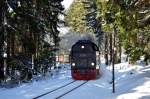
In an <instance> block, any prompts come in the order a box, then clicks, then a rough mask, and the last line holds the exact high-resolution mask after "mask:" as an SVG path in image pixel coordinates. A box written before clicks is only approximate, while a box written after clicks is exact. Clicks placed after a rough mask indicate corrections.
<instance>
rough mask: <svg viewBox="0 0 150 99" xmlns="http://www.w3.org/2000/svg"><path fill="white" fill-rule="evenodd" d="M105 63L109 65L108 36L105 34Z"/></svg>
mask: <svg viewBox="0 0 150 99" xmlns="http://www.w3.org/2000/svg"><path fill="white" fill-rule="evenodd" d="M105 64H106V65H108V36H107V34H105Z"/></svg>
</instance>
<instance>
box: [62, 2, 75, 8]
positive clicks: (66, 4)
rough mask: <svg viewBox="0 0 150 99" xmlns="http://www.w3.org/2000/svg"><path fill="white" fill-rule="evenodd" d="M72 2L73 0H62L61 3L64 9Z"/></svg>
mask: <svg viewBox="0 0 150 99" xmlns="http://www.w3.org/2000/svg"><path fill="white" fill-rule="evenodd" d="M72 2H73V0H64V1H63V2H62V4H63V5H64V6H65V9H68V8H69V7H70V5H71V3H72Z"/></svg>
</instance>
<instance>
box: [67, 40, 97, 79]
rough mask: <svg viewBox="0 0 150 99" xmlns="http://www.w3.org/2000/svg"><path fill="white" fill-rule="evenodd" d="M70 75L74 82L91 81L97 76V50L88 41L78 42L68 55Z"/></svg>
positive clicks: (94, 45)
mask: <svg viewBox="0 0 150 99" xmlns="http://www.w3.org/2000/svg"><path fill="white" fill-rule="evenodd" d="M70 63H71V75H72V78H73V79H75V80H92V79H96V78H97V77H98V76H99V74H100V73H99V49H98V47H97V45H96V44H94V43H93V42H92V41H90V40H79V41H78V42H76V43H75V44H74V45H73V46H72V48H71V53H70Z"/></svg>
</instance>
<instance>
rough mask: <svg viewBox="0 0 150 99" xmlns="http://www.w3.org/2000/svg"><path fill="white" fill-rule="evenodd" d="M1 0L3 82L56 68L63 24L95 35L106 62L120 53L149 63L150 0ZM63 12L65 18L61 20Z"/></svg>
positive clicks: (19, 80)
mask: <svg viewBox="0 0 150 99" xmlns="http://www.w3.org/2000/svg"><path fill="white" fill-rule="evenodd" d="M62 1H63V0H1V3H0V84H1V85H3V86H5V85H6V86H8V85H9V84H11V85H12V84H19V83H22V82H29V81H32V79H34V78H36V77H38V75H42V77H44V76H45V75H46V74H47V72H49V71H50V70H51V67H54V68H57V67H56V55H57V54H58V53H59V50H61V49H60V44H59V43H60V41H61V39H60V36H59V34H60V32H59V31H58V28H59V25H60V24H64V25H65V26H68V27H70V32H74V33H76V34H86V33H89V34H91V35H94V38H95V42H96V44H97V45H98V46H99V48H100V53H101V55H104V56H105V60H106V61H105V62H106V65H110V64H111V63H112V60H113V59H115V63H120V62H121V57H122V56H121V55H122V52H123V51H125V53H126V54H127V60H129V62H130V63H131V64H134V63H135V62H136V61H137V60H138V59H140V58H141V57H144V61H145V64H149V62H150V53H149V52H150V1H149V0H74V1H73V3H72V5H71V7H70V8H69V10H66V11H64V7H63V5H62V4H61V2H62ZM59 15H64V16H65V19H64V20H60V18H59Z"/></svg>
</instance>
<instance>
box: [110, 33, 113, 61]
mask: <svg viewBox="0 0 150 99" xmlns="http://www.w3.org/2000/svg"><path fill="white" fill-rule="evenodd" d="M112 42H113V41H112V34H109V43H110V46H109V53H110V54H109V55H110V64H111V63H112Z"/></svg>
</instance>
